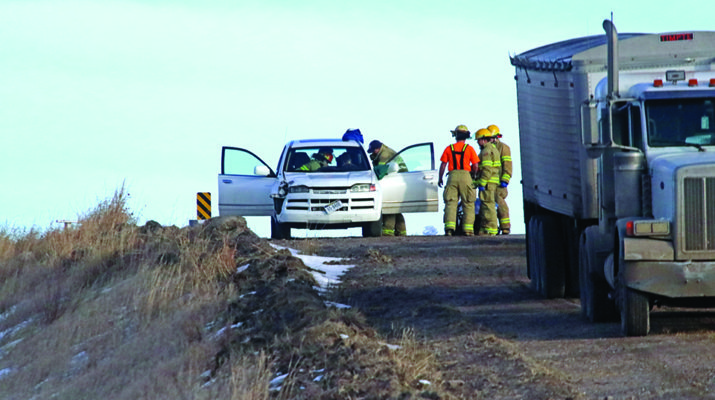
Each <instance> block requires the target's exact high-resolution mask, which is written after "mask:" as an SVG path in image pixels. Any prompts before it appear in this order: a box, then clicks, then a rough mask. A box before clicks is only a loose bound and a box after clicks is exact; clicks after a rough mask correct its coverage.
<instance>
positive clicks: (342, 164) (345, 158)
mask: <svg viewBox="0 0 715 400" xmlns="http://www.w3.org/2000/svg"><path fill="white" fill-rule="evenodd" d="M335 161H337V163H338V168H339V169H341V170H345V171H347V170H355V169H357V165H355V164H353V158H352V156H351V155H350V153H348V152H345V153H343V154H341V155H339V156H338V158H336V159H335Z"/></svg>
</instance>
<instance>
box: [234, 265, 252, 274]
mask: <svg viewBox="0 0 715 400" xmlns="http://www.w3.org/2000/svg"><path fill="white" fill-rule="evenodd" d="M250 266H251V264H246V265H244V266H241V267H238V268H236V273H237V274H240V273H241V272H243V271H245V270H247V269H248V267H250Z"/></svg>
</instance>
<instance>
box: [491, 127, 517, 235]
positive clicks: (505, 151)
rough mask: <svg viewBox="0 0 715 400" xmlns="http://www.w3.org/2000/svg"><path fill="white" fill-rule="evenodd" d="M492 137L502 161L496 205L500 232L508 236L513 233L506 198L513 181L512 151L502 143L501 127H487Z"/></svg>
mask: <svg viewBox="0 0 715 400" xmlns="http://www.w3.org/2000/svg"><path fill="white" fill-rule="evenodd" d="M487 129H489V132H491V133H492V135H494V136H496V139H495V141H494V144H495V145H496V147H497V150H499V155H500V161H501V174H500V176H499V186H497V193H496V203H497V218H498V219H499V231H500V233H501V234H502V235H508V234H509V233H510V232H511V221H510V220H509V206H508V205H507V204H506V196H508V195H509V192H508V191H507V186H509V181H510V180H511V172H512V165H511V149H510V148H509V145H507V144H506V143H504V142H502V141H501V137H502V134H501V132H500V131H499V127H498V126H496V125H489V126H488V127H487Z"/></svg>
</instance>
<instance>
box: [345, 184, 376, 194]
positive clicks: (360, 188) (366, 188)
mask: <svg viewBox="0 0 715 400" xmlns="http://www.w3.org/2000/svg"><path fill="white" fill-rule="evenodd" d="M375 190H376V188H375V185H374V184H371V183H358V184H357V185H353V186H352V187H351V188H350V191H351V192H353V193H355V192H374V191H375Z"/></svg>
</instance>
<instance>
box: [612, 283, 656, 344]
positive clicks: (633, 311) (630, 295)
mask: <svg viewBox="0 0 715 400" xmlns="http://www.w3.org/2000/svg"><path fill="white" fill-rule="evenodd" d="M619 292H620V293H619V300H620V302H619V303H620V304H619V305H620V309H621V332H622V333H623V335H624V336H645V335H647V334H648V332H650V301H649V300H648V296H646V295H645V294H643V293H641V292H639V291H636V290H633V289H631V288H629V287H626V286H625V285H622V284H619Z"/></svg>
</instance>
